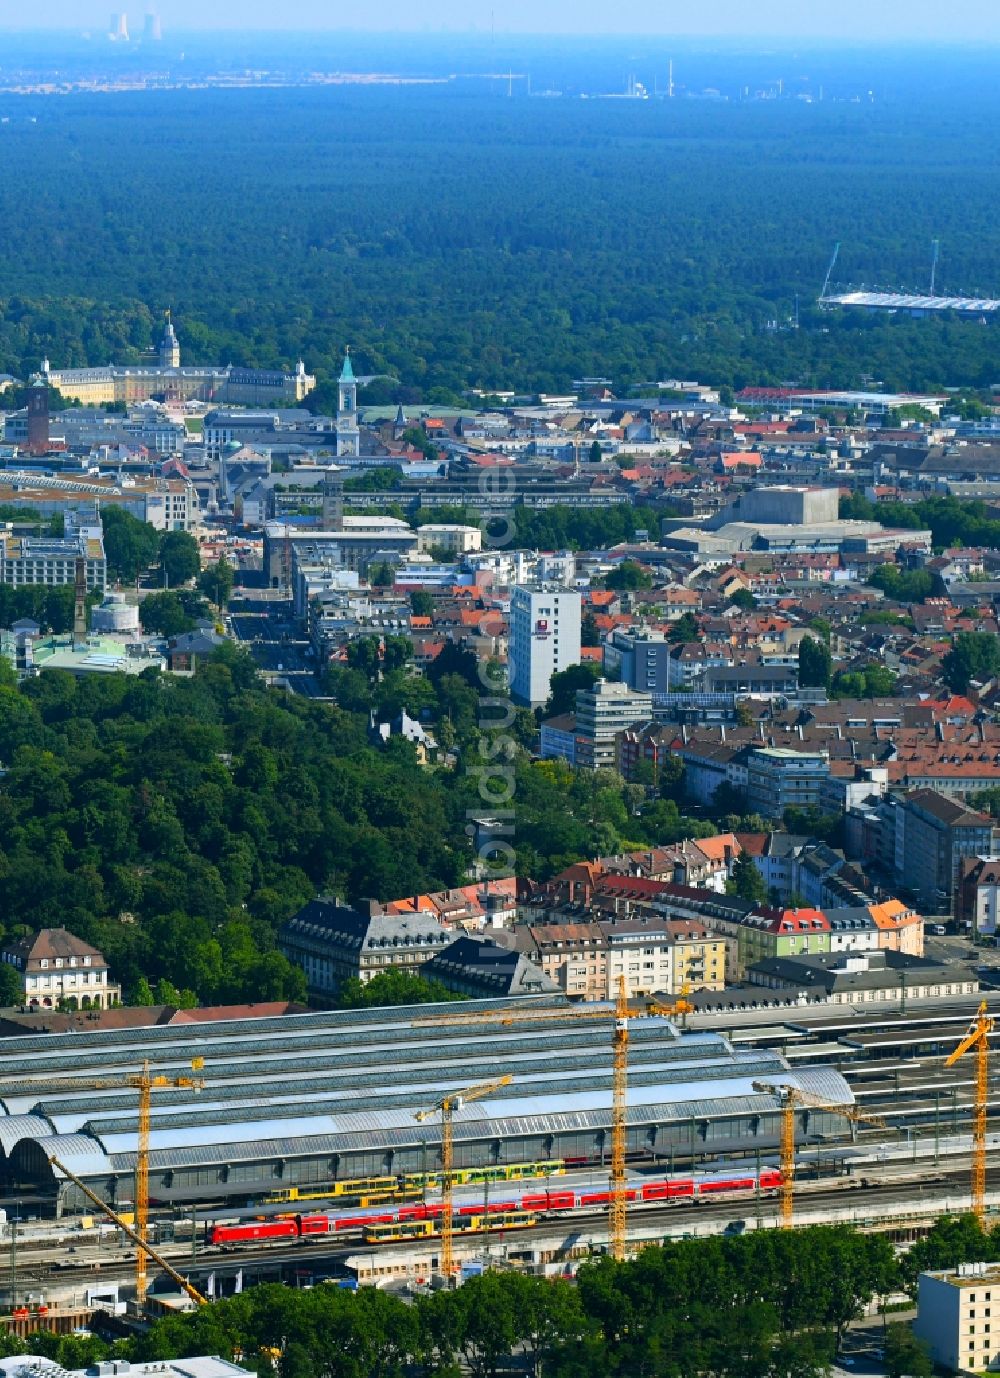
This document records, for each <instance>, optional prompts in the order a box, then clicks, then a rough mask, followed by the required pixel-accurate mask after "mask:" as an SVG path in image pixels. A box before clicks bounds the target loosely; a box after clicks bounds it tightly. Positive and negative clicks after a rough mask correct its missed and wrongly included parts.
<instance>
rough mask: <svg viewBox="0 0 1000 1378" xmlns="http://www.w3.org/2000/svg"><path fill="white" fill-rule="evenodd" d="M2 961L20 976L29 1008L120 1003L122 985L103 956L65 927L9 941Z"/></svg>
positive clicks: (98, 1006) (97, 1006)
mask: <svg viewBox="0 0 1000 1378" xmlns="http://www.w3.org/2000/svg"><path fill="white" fill-rule="evenodd" d="M0 960H2V961H4V962H6V963H7V965H8V966H12V967H13V968H14V969H15V971H17V973H18V974H19V976H20V977H21V982H22V987H23V992H24V1004H25V1005H27V1006H29V1007H30V1008H34V1009H43V1010H52V1009H56V1008H57V1007H58V1006H60V1005H62V1006H63V1007H65V1006H66V1005H67V1004H69V1005H71V1006H72V1007H73V1008H76V1009H95V1010H106V1009H108V1008H109V1007H110V1006H111V1005H117V1004H120V1002H121V998H122V991H121V986H119V985H117V984H115V983H113V982H112V981H111V980H110V979H109V975H108V964H107V962H106V961H105V960H104V957H103V955H102V954H101V953H100V952H98V950H97V948H96V947H91V946H90V944H89V943H85V942H83V940H82V939H81V938H77V937H76V936H75V935H74V934H72V933H68V932H67V931H66V929H65V928H43V929H42V931H41V932H40V933H35V934H33V935H32V936H31V937H30V938H24V939H23V940H22V941H21V942H18V943H13V944H10V945H8V946H7V947H6V948H4V950H3V952H0Z"/></svg>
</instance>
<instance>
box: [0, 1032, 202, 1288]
mask: <svg viewBox="0 0 1000 1378" xmlns="http://www.w3.org/2000/svg"><path fill="white" fill-rule="evenodd" d="M204 1066H205V1059H204V1058H202V1057H196V1058H194V1059H193V1060H192V1062H191V1070H192V1071H193V1072H200V1071H202V1070H203V1068H204ZM123 1086H132V1087H135V1089H136V1090H137V1091H138V1092H139V1133H138V1136H137V1145H136V1155H135V1235H134V1237H135V1239H136V1255H135V1295H136V1300H137V1302H138V1304H139V1306H140V1307H142V1305H143V1304H144V1302H145V1300H146V1287H147V1267H146V1255H147V1254H148V1253H149V1252H150V1250H149V1247H148V1245H147V1243H146V1239H147V1235H148V1233H149V1130H150V1119H151V1108H152V1107H151V1104H150V1097H151V1094H152V1092H153V1091H158V1090H161V1089H162V1088H164V1087H179V1086H187V1087H190V1088H191V1089H192V1090H194V1091H201V1090H203V1089H204V1086H205V1083H204V1081H203V1080H201V1079H200V1078H199V1077H189V1076H180V1077H168V1076H162V1075H161V1074H159V1073H156V1074H151V1073H150V1070H149V1063H148V1062H143V1064H142V1071H141V1072H126V1073H125V1074H124V1075H123V1076H120V1077H93V1078H91V1077H66V1078H53V1079H52V1080H51V1081H34V1080H23V1081H3V1080H2V1079H0V1096H4V1095H14V1094H24V1093H25V1092H27V1093H29V1094H30V1093H32V1092H39V1093H44V1094H48V1093H50V1092H53V1091H117V1090H120V1089H121V1087H123ZM58 1166H59V1170H60V1171H61V1172H63V1173H64V1174H65V1175H66V1177H68V1178H69V1180H70V1181H71V1182H74V1183H76V1185H78V1186H79V1185H80V1184H79V1182H78V1181H77V1179H76V1178H75V1177H74V1176H73V1174H72V1173H70V1172H67V1171H66V1169H65V1167H63V1166H62V1164H59V1165H58ZM85 1191H86V1194H87V1195H88V1196H90V1198H91V1199H92V1200H94V1199H97V1198H95V1197H94V1196H93V1193H92V1192H90V1191H89V1190H87V1189H85ZM98 1204H99V1205H100V1206H101V1209H102V1210H104V1211H110V1207H109V1206H106V1205H105V1204H104V1203H103V1202H101V1201H99V1200H98ZM115 1219H116V1221H117V1220H118V1217H115ZM118 1223H120V1221H119V1222H118ZM123 1228H125V1227H123ZM129 1234H130V1237H131V1231H129ZM160 1261H161V1260H159V1259H157V1262H160ZM168 1271H169V1270H168Z"/></svg>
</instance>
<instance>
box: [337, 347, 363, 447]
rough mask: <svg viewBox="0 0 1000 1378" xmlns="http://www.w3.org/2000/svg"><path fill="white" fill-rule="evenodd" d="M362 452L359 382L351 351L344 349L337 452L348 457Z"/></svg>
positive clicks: (338, 405) (338, 411) (339, 385)
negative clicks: (359, 424) (359, 420)
mask: <svg viewBox="0 0 1000 1378" xmlns="http://www.w3.org/2000/svg"><path fill="white" fill-rule="evenodd" d="M360 453H361V432H360V430H359V429H358V384H357V380H356V379H355V377H354V365H353V364H352V363H351V351H350V349H347V350H345V351H344V367H343V368H342V369H341V370H340V380H339V382H338V385H337V454H338V456H339V455H345V456H346V457H348V458H351V457H354V458H357V456H358V455H359V454H360Z"/></svg>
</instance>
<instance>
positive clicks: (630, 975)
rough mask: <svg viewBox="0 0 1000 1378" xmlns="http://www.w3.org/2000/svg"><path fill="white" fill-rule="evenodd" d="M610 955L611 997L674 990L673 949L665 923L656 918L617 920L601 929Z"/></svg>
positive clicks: (608, 968)
mask: <svg viewBox="0 0 1000 1378" xmlns="http://www.w3.org/2000/svg"><path fill="white" fill-rule="evenodd" d="M601 927H602V929H603V931H604V939H605V942H606V944H607V953H608V964H607V971H608V994H609V997H611V995H612V993H614V994H617V993H618V990H619V985H620V982H621V981H622V980H623V979H624V982H625V993H626V994H627V995H628V996H629V998H632V997H633V996H641V995H652V994H653V993H654V992H655V991H668V992H670V993H672V992H673V990H674V974H673V965H674V964H673V945H672V943H671V939H670V930H669V929H668V928H667V926H666V921H665V920H661V919H657V918H656V917H653V916H650V917H648V918H647V917H643V918H641V919H614V920H612V921H611V922H609V923H603V924H602V925H601Z"/></svg>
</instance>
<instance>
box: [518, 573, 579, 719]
mask: <svg viewBox="0 0 1000 1378" xmlns="http://www.w3.org/2000/svg"><path fill="white" fill-rule="evenodd" d="M581 601H582V600H581V598H580V595H579V593H577V592H576V591H575V590H573V589H567V588H564V587H562V586H561V585H559V584H519V585H517V586H516V587H515V588H514V590H513V593H512V594H511V601H510V660H511V680H510V691H511V695H512V696H513V698H514V699H515V700H516V701H517V702H518V703H523V704H527V705H529V706H530V707H531V708H539V707H541V705H542V704H544V703H545V700H546V699H547V698H548V696H549V681H550V680H551V678H552V676H553V675H554V674H556V673H557V672H558V671H560V670H565V669H567V667H568V666H570V665H578V664H579V662H580V615H581Z"/></svg>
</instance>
